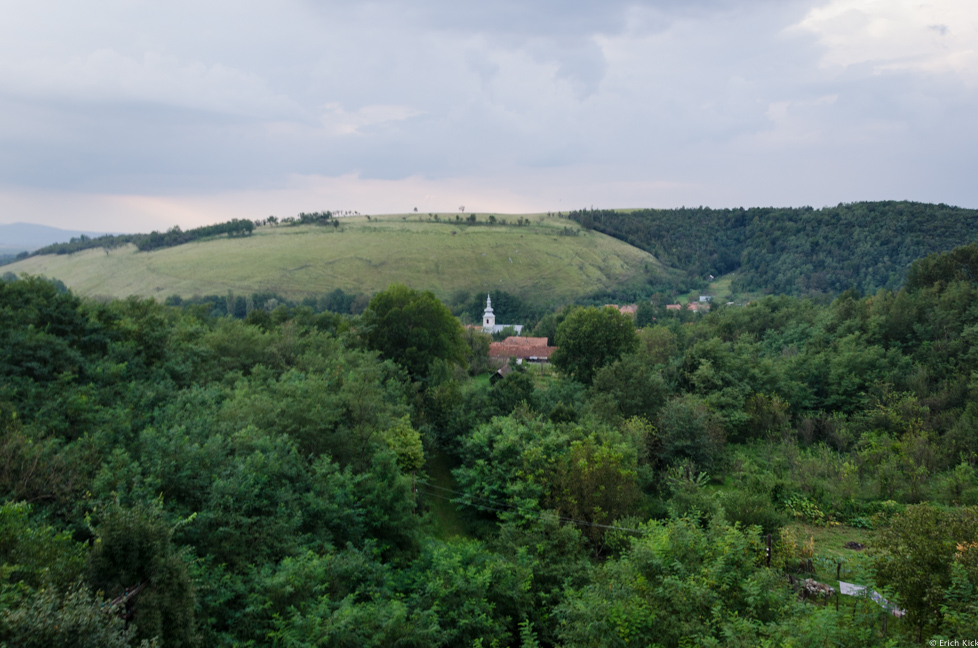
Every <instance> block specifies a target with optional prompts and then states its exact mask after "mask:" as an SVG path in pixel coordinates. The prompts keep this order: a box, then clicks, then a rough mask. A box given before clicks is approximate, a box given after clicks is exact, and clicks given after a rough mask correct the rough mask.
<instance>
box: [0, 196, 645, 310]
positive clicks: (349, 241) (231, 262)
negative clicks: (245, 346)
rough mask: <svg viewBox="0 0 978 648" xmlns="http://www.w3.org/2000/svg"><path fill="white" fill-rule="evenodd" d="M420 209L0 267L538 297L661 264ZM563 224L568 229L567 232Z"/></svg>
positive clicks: (180, 289) (582, 237)
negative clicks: (503, 292)
mask: <svg viewBox="0 0 978 648" xmlns="http://www.w3.org/2000/svg"><path fill="white" fill-rule="evenodd" d="M429 218H430V217H429V216H428V215H426V214H413V215H410V216H403V215H392V216H381V217H371V218H370V219H369V220H368V218H367V217H365V216H357V217H350V218H343V219H341V220H340V226H339V227H338V228H333V227H321V226H315V225H306V226H297V227H285V226H281V225H279V226H267V227H261V228H258V229H257V230H255V233H254V234H253V235H251V236H248V237H244V238H225V237H217V238H213V239H210V240H205V241H200V242H194V243H188V244H184V245H179V246H176V247H171V248H165V249H161V250H155V251H152V252H138V251H137V250H136V248H135V246H133V245H129V246H126V247H123V248H118V249H113V250H110V251H109V252H108V254H106V252H105V251H104V250H102V249H93V250H86V251H83V252H77V253H74V254H65V255H42V256H36V257H31V258H28V259H25V260H23V261H20V262H17V263H14V264H11V265H9V266H7V267H5V268H4V270H5V271H10V272H14V273H17V274H20V273H22V272H26V273H29V274H33V275H44V276H47V277H51V278H56V279H60V280H61V281H63V282H64V283H65V284H66V285H67V286H69V287H70V288H71V289H72V290H74V291H76V292H77V293H79V294H82V295H88V296H107V297H125V296H128V295H142V296H147V297H155V298H165V297H167V296H169V295H174V294H176V295H180V296H181V297H185V298H186V297H192V296H194V295H205V294H223V293H226V292H227V291H228V290H232V291H234V292H235V293H238V294H241V293H251V292H259V291H272V292H275V293H278V294H281V295H283V296H286V297H290V298H302V297H306V296H311V295H319V294H323V293H326V292H329V291H331V290H334V289H336V288H341V289H343V290H344V291H348V292H366V293H371V292H376V291H378V290H381V289H383V288H385V287H387V286H388V285H389V284H390V283H392V282H395V281H397V282H402V283H405V284H408V285H410V286H412V287H415V288H419V289H426V290H431V291H433V292H434V293H435V294H436V295H437V296H438V297H440V298H447V297H449V296H450V295H451V294H452V293H453V292H455V291H457V290H469V291H484V290H488V289H490V288H500V289H504V290H506V291H508V292H512V293H516V294H521V295H524V296H531V295H532V296H533V297H534V299H535V300H537V301H538V302H540V303H546V302H548V301H559V300H566V299H570V298H572V297H574V296H578V295H581V294H587V293H590V292H595V291H598V290H602V289H607V288H611V287H613V286H620V285H622V284H627V283H628V282H629V281H631V280H636V281H637V280H640V279H641V278H642V277H643V276H647V273H648V272H656V271H659V270H661V269H662V266H661V264H659V262H658V261H657V260H656V259H655V257H653V256H652V255H651V254H649V253H647V252H644V251H642V250H639V249H638V248H636V247H633V246H631V245H629V244H627V243H624V242H622V241H618V240H616V239H614V238H612V237H609V236H606V235H604V234H600V233H597V232H586V231H585V230H583V229H582V228H581V227H580V226H579V225H578V224H577V223H575V222H573V221H570V220H567V219H560V218H557V217H548V216H543V215H537V216H532V217H531V218H530V224H529V225H523V226H517V225H516V224H515V223H514V222H513V221H515V217H506V218H507V220H508V221H509V224H507V225H499V224H496V225H488V224H487V223H486V221H487V216H486V215H479V216H478V221H479V222H478V224H476V225H469V224H465V223H456V222H448V219H450V218H454V216H447V215H441V216H440V218H441V221H440V222H434V221H432V220H429ZM569 232H573V233H575V234H576V235H571V236H568V235H566V234H567V233H569Z"/></svg>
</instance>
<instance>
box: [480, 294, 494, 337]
mask: <svg viewBox="0 0 978 648" xmlns="http://www.w3.org/2000/svg"><path fill="white" fill-rule="evenodd" d="M495 325H496V316H495V314H493V312H492V299H490V297H489V295H488V293H487V294H486V312H485V313H483V314H482V328H484V329H486V328H490V329H491V328H492V327H494V326H495Z"/></svg>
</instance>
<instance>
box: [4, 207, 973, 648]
mask: <svg viewBox="0 0 978 648" xmlns="http://www.w3.org/2000/svg"><path fill="white" fill-rule="evenodd" d="M748 213H750V212H749V210H748V211H745V212H744V215H743V216H741V215H734V214H733V212H731V213H730V214H728V216H729V218H731V219H741V221H742V222H744V223H747V224H748V229H749V230H750V231H759V230H763V223H764V222H766V221H764V219H763V218H762V217H761V216H759V215H757V214H755V215H752V216H751V217H750V219H747V217H746V214H748ZM593 216H594V223H595V224H594V225H593V227H595V228H597V227H598V223H599V222H600V220H601V218H602V216H601V215H600V214H597V213H595V214H594V215H593ZM728 216H724V218H727V217H728ZM811 218H813V219H817V218H821V216H818V215H817V212H815V213H813V215H812V216H811ZM799 222H800V221H799ZM752 223H753V224H752ZM798 227H799V228H801V229H799V231H804V229H803V228H802V226H801V225H799V226H798ZM936 231H941V230H940V228H936ZM799 236H801V235H799ZM934 236H937V235H936V234H935V235H934ZM870 238H871V237H869V238H865V239H862V238H858V237H849V244H850V245H851V246H855V248H852V250H855V249H857V248H859V246H860V245H861V243H860V241H862V240H867V241H868V240H870ZM745 240H746V238H745ZM677 245H678V243H677ZM719 245H720V244H717V246H718V247H717V249H719ZM724 245H726V243H724ZM784 245H795V244H794V243H784ZM745 249H747V248H745ZM750 249H754V248H750ZM850 253H852V252H850ZM703 254H707V255H711V254H713V252H709V250H705V251H704V252H703ZM717 254H718V255H719V252H717ZM748 256H749V255H747V253H746V252H741V253H740V254H739V257H740V258H747V257H748ZM677 258H678V257H677ZM824 258H825V259H828V258H829V256H828V255H827V256H825V257H824ZM832 258H838V257H832ZM894 258H895V259H896V257H894ZM717 259H720V256H717ZM674 261H675V260H674ZM864 261H865V260H861V261H860V262H864ZM718 262H719V261H718ZM729 262H730V263H734V261H729ZM677 263H678V261H677ZM683 263H689V264H693V265H695V264H696V263H699V261H697V260H696V259H691V260H688V261H683ZM723 263H727V261H724V262H723ZM884 266H885V264H884ZM690 267H692V265H691V266H690ZM697 267H698V266H697ZM713 267H714V266H709V267H708V266H705V265H704V266H703V267H702V268H701V269H702V270H706V269H709V268H713ZM724 267H725V266H724ZM826 267H829V266H826ZM831 267H832V268H838V267H841V266H838V265H833V266H831ZM873 267H876V266H875V265H874V266H873ZM886 267H889V266H886ZM716 268H721V266H716ZM976 269H978V246H976V245H974V244H971V245H968V246H965V247H959V248H957V249H953V250H951V251H948V252H947V253H941V254H935V255H931V256H928V257H926V258H922V259H919V260H916V261H914V262H913V263H912V264H911V266H910V268H909V270H907V272H906V274H907V277H908V278H907V280H906V283H905V285H902V287H899V286H897V287H890V284H889V283H887V282H889V281H890V280H889V279H887V280H886V282H882V283H881V282H880V280H879V279H878V278H876V276H875V275H872V276H869V275H867V278H866V279H865V281H864V282H863V283H862V284H858V285H859V287H860V290H861V291H864V290H865V288H866V287H867V286H869V285H875V286H877V289H876V290H874V291H873V292H872V293H870V294H868V296H861V294H860V291H857V290H847V291H844V292H841V294H839V295H838V296H837V297H835V298H834V299H832V300H831V301H829V300H827V299H824V298H821V299H811V298H810V297H808V296H805V293H806V291H804V290H799V291H798V292H799V293H801V294H800V295H782V296H768V297H765V298H763V299H761V300H758V301H755V302H753V303H750V304H749V305H746V306H733V305H731V306H725V305H718V307H717V308H715V309H714V311H713V312H711V313H709V314H706V315H698V314H693V313H690V312H688V311H678V312H677V311H666V310H664V309H663V310H653V311H648V310H646V311H644V312H642V313H640V315H641V317H640V318H639V319H638V320H637V321H634V320H632V319H631V318H630V317H628V316H626V315H623V314H621V313H620V312H619V311H618V310H617V309H612V308H600V307H596V306H579V305H578V306H575V305H570V306H566V307H563V308H561V309H559V310H557V311H555V312H551V313H540V314H538V316H539V322H538V324H537V325H536V327H535V328H536V330H535V331H534V334H535V335H542V336H547V337H549V338H550V339H551V340H552V341H553V343H554V344H556V345H557V346H558V347H559V350H558V351H557V352H556V353H555V354H554V355H553V357H552V358H551V360H552V364H551V365H547V366H542V367H541V366H523V365H515V364H514V365H512V366H513V369H514V370H513V371H512V372H510V373H509V374H508V375H506V376H505V377H504V378H502V379H501V380H490V379H489V376H490V374H491V373H492V372H493V371H494V368H493V367H492V366H491V365H490V363H489V361H488V357H487V354H488V349H489V338H488V337H487V336H485V335H482V334H481V333H479V332H477V331H475V330H472V329H466V328H464V327H463V326H462V325H461V323H460V322H459V319H458V318H457V317H456V316H455V315H453V313H452V310H451V309H450V308H449V306H448V305H445V304H443V303H441V302H440V301H438V300H437V299H436V298H435V297H434V295H432V294H431V293H429V292H423V291H418V290H414V289H412V288H410V287H407V286H403V285H398V284H394V285H392V286H390V287H389V288H388V289H387V290H385V291H382V292H380V293H378V294H376V295H373V296H372V297H371V298H370V299H369V301H365V303H364V305H363V308H362V312H359V313H358V314H352V313H351V312H350V311H351V310H354V309H352V303H353V302H352V299H351V298H352V297H353V296H349V295H345V294H343V293H340V294H332V296H331V297H329V300H330V301H329V302H328V303H329V304H330V305H333V306H334V307H335V308H336V309H337V310H338V311H342V312H331V311H330V310H328V309H327V310H323V309H321V308H313V307H312V305H287V304H281V303H277V301H276V300H274V299H271V298H270V299H268V300H265V301H264V302H258V303H255V304H252V308H251V309H250V310H249V309H246V312H245V314H244V317H243V318H240V319H239V318H235V317H233V316H231V315H233V313H232V314H231V315H223V314H221V313H215V312H214V310H215V308H214V304H209V303H208V304H203V303H202V304H182V303H177V302H172V303H170V304H161V303H158V302H155V301H153V300H148V299H141V298H135V297H133V298H129V299H126V300H115V301H95V300H88V299H82V298H79V297H77V296H75V295H73V294H72V293H71V292H69V291H67V290H65V289H64V287H63V286H60V285H57V284H55V283H52V282H49V281H46V280H44V279H41V278H36V277H27V276H23V277H19V278H17V277H13V276H10V275H6V276H5V277H4V280H3V281H0V498H2V499H0V501H2V502H3V503H2V505H0V601H2V605H0V643H2V645H4V646H10V647H14V646H55V645H64V646H68V645H70V646H119V647H122V646H165V647H170V646H174V647H177V646H283V647H285V646H288V647H298V646H343V647H346V646H349V647H354V646H356V647H361V646H365V647H373V646H376V647H387V646H390V647H393V646H418V647H421V646H446V647H447V646H453V647H454V646H463V647H466V648H468V647H473V648H474V647H476V646H481V647H484V648H488V647H490V646H499V647H504V646H513V647H516V646H521V647H537V646H564V647H568V648H570V647H577V646H581V647H584V646H587V647H604V646H607V647H625V646H628V647H631V646H649V645H653V646H663V647H664V646H721V645H723V646H758V645H762V646H763V645H768V646H775V645H777V646H866V645H871V644H872V645H877V644H879V645H883V644H885V645H891V646H904V645H906V646H911V645H918V644H919V643H920V642H921V641H929V640H938V639H947V640H959V641H960V640H966V639H967V640H973V639H976V638H978V637H976V636H975V629H976V628H978V590H976V588H978V274H976ZM697 271H700V270H697ZM834 271H835V270H833V272H834ZM847 271H848V270H847ZM852 271H853V272H855V271H856V270H852ZM882 271H883V270H881V272H882ZM806 272H807V271H806ZM826 272H828V271H826ZM898 274H899V273H898ZM745 276H750V275H745ZM799 276H801V274H799ZM827 276H828V275H827ZM880 276H882V275H880ZM887 276H889V275H887ZM900 276H902V275H900ZM901 283H902V280H901ZM793 285H795V286H796V287H797V286H799V285H800V284H798V283H797V281H796V282H795V283H794V284H793ZM828 285H830V286H831V285H832V284H828ZM481 299H482V298H481V296H470V295H458V296H457V298H456V299H455V300H454V303H453V308H454V309H455V311H456V313H458V314H462V313H466V312H469V311H472V310H473V309H474V308H476V305H477V303H478V301H479V300H481ZM501 301H503V302H506V299H505V298H504V299H503V300H501ZM236 302H237V300H236V299H235V298H233V296H232V295H229V297H228V307H226V308H225V310H224V312H225V313H228V312H230V311H233V310H234V309H235V308H236V307H237V303H236ZM509 302H510V303H509V304H508V305H507V308H509V309H512V310H511V312H512V313H514V314H517V313H519V312H521V311H523V312H524V313H525V314H529V312H528V311H526V308H525V306H524V305H523V304H521V303H520V302H519V301H518V300H517V299H516V298H512V299H510V300H509ZM326 303H327V302H326V301H323V302H322V303H321V304H319V305H320V306H324V305H325V304H326ZM494 304H495V301H494ZM356 310H359V309H356ZM526 323H527V324H529V323H531V322H526ZM816 536H817V537H818V538H820V539H821V538H829V539H830V541H829V542H827V543H822V542H821V540H819V541H818V543H816ZM846 540H853V541H854V540H858V541H859V544H860V546H859V547H858V549H862V550H861V551H860V550H858V549H852V550H850V549H846V548H843V547H842V542H843V541H846ZM832 543H835V544H832ZM863 544H865V549H863V548H862V546H861V545H863ZM840 580H841V581H845V582H852V583H855V584H858V585H860V586H863V587H865V588H867V589H866V590H863V591H864V592H866V593H869V592H878V593H879V594H878V595H877V596H876V598H875V599H874V598H873V597H871V596H861V597H860V596H857V597H852V596H839V591H838V589H839V584H838V581H840ZM829 587H831V588H832V589H831V591H830V590H829ZM840 599H841V600H840ZM883 599H885V600H886V601H887V602H886V603H885V604H882V603H881V601H883Z"/></svg>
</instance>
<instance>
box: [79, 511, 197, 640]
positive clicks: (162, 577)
mask: <svg viewBox="0 0 978 648" xmlns="http://www.w3.org/2000/svg"><path fill="white" fill-rule="evenodd" d="M96 514H97V516H98V520H97V522H96V523H95V529H94V532H95V544H94V546H93V549H92V552H91V554H90V555H89V559H88V578H87V580H88V583H89V584H90V585H91V586H92V588H94V589H96V590H98V591H100V592H103V593H104V594H105V596H107V597H110V598H114V597H117V596H120V595H122V594H123V593H124V592H125V591H126V590H127V589H130V588H134V587H136V586H138V585H140V584H144V585H145V589H143V590H142V591H141V592H140V593H139V594H138V595H137V597H136V599H135V601H134V605H133V607H134V610H135V612H134V619H133V622H134V623H135V625H136V636H137V637H139V638H144V639H151V638H153V637H159V638H160V640H161V642H162V644H163V645H164V646H174V647H175V648H177V647H183V646H196V645H198V637H197V627H196V623H195V620H194V614H195V610H196V600H195V597H194V588H193V585H192V584H191V582H190V576H189V574H188V572H187V566H186V564H185V563H184V560H183V559H182V558H181V556H180V555H179V553H178V552H177V550H176V549H175V548H174V546H173V544H172V536H173V529H172V528H171V527H170V526H169V524H168V523H167V522H166V521H165V519H164V517H163V512H162V511H161V510H160V508H159V507H158V506H154V505H153V504H149V505H146V504H143V503H139V504H137V507H136V508H132V509H127V508H124V507H122V506H120V505H119V504H117V503H110V504H109V505H107V506H105V507H104V508H102V509H100V510H98V511H97V513H96Z"/></svg>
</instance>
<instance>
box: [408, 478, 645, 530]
mask: <svg viewBox="0 0 978 648" xmlns="http://www.w3.org/2000/svg"><path fill="white" fill-rule="evenodd" d="M418 485H420V486H426V487H428V488H436V489H438V490H441V491H445V492H448V493H454V494H456V495H459V497H458V498H451V497H446V496H444V495H438V494H437V493H430V492H429V493H425V494H426V495H429V496H431V497H437V498H439V499H443V500H447V501H449V502H452V503H457V502H456V499H463V500H464V499H465V498H469V499H475V500H480V501H483V502H490V503H491V504H493V505H495V506H490V505H487V504H472V503H470V502H465V501H462V502H458V503H461V504H467V505H468V506H473V507H476V508H482V509H487V510H490V511H495V512H497V513H509V512H511V511H519V512H521V513H527V514H532V515H535V516H536V517H537V519H540V518H542V517H543V515H544V514H545V512H544V511H539V510H536V509H531V508H527V507H524V506H517V505H515V504H508V503H506V502H500V501H498V500H492V499H489V498H486V497H479V496H477V495H469V494H468V493H460V492H459V491H456V490H452V489H451V488H445V487H443V486H436V485H435V484H431V483H429V482H425V481H420V480H419V481H418ZM499 507H504V508H499ZM554 518H555V519H557V520H558V521H560V522H567V523H568V524H576V525H578V526H589V527H596V528H599V529H612V530H615V531H629V532H631V533H640V534H642V535H645V534H647V533H649V532H648V531H647V530H642V529H630V528H628V527H620V526H614V525H610V524H598V523H597V522H586V521H584V520H575V519H573V518H567V517H563V516H560V515H556V514H555V515H554Z"/></svg>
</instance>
